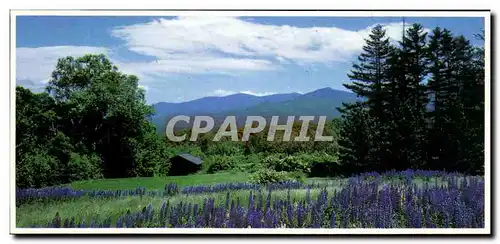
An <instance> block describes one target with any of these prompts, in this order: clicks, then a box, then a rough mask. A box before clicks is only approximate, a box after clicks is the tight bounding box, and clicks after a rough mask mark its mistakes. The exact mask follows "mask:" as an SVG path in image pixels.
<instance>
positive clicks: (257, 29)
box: [112, 17, 402, 72]
mask: <svg viewBox="0 0 500 244" xmlns="http://www.w3.org/2000/svg"><path fill="white" fill-rule="evenodd" d="M371 27H372V26H370V27H368V28H365V29H361V30H357V31H352V30H345V29H341V28H337V27H304V28H301V27H294V26H288V25H281V26H280V25H264V24H258V23H252V22H247V21H244V20H242V19H239V18H233V17H178V18H174V19H157V20H154V21H151V22H148V23H141V24H135V25H129V26H122V27H118V28H115V29H113V30H112V35H114V36H115V37H118V38H121V39H123V40H125V41H126V43H127V46H128V47H129V49H130V50H131V51H134V52H137V53H140V54H143V55H148V56H152V57H156V58H157V59H159V60H162V61H163V60H169V61H171V60H175V61H176V62H179V60H182V65H177V63H174V64H172V63H170V65H168V66H167V67H168V68H166V71H167V72H171V71H172V69H175V68H176V67H178V66H180V67H181V68H180V69H181V70H182V71H183V72H192V71H194V70H200V69H203V68H207V69H210V68H211V67H210V66H209V64H210V62H203V63H200V62H199V61H198V60H197V59H199V58H203V57H205V58H206V59H208V58H213V61H214V62H215V63H216V64H218V65H217V68H221V69H222V68H229V69H233V70H234V67H233V66H232V62H229V60H227V61H228V62H225V61H221V60H218V58H222V57H226V58H227V56H228V55H230V56H231V57H237V58H231V60H238V59H240V58H245V60H246V61H245V63H244V64H241V65H237V66H238V68H239V69H243V68H246V69H250V70H259V69H261V68H267V69H269V66H266V65H262V64H264V61H265V60H262V59H271V60H278V61H280V62H284V61H285V60H291V61H295V62H296V63H298V64H310V63H328V62H333V61H346V60H350V59H351V58H352V56H353V55H354V54H357V53H358V52H359V51H360V50H361V47H362V46H363V44H364V38H366V37H368V34H369V32H370V29H371ZM385 27H386V29H387V34H388V36H389V37H391V38H393V39H400V38H401V33H402V23H389V24H385ZM255 59H256V60H255ZM267 62H269V64H272V63H271V61H267ZM167 63H168V62H167Z"/></svg>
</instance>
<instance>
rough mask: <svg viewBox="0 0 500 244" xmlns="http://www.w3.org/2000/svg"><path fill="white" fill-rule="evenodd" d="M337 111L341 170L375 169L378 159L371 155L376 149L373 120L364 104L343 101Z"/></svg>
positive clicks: (347, 171) (348, 171) (361, 170)
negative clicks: (338, 115)
mask: <svg viewBox="0 0 500 244" xmlns="http://www.w3.org/2000/svg"><path fill="white" fill-rule="evenodd" d="M339 111H341V113H342V121H341V126H340V138H339V146H340V149H339V152H340V155H339V159H340V162H341V164H342V168H343V170H344V171H345V172H346V173H355V172H363V171H371V170H377V165H378V163H377V161H376V160H378V159H376V158H373V157H372V155H373V153H372V151H373V150H374V149H376V148H375V147H374V144H375V141H374V140H373V134H372V133H373V129H374V128H373V125H374V123H373V122H374V121H373V120H372V118H371V117H370V115H369V113H368V109H367V108H366V105H364V104H363V103H361V102H357V103H354V104H345V103H344V104H343V107H342V108H339Z"/></svg>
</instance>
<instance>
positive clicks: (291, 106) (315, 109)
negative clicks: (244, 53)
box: [152, 88, 358, 132]
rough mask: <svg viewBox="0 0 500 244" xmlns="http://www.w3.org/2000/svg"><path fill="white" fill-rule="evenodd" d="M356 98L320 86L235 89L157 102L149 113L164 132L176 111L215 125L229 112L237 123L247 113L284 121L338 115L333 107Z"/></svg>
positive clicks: (346, 93)
mask: <svg viewBox="0 0 500 244" xmlns="http://www.w3.org/2000/svg"><path fill="white" fill-rule="evenodd" d="M356 100H358V98H357V96H356V94H354V93H351V92H346V91H339V90H334V89H332V88H322V89H319V90H315V91H313V92H309V93H305V94H300V93H285V94H274V95H268V96H253V95H249V94H242V93H238V94H233V95H229V96H224V97H204V98H200V99H196V100H192V101H188V102H181V103H169V102H159V103H156V104H154V105H153V108H154V110H155V115H154V116H153V117H152V122H153V123H154V124H155V126H156V128H157V130H158V132H163V131H164V128H165V125H166V123H167V122H168V120H169V119H170V118H172V117H173V116H176V115H187V116H195V115H208V116H212V117H213V118H214V119H215V121H216V126H217V125H218V124H220V123H222V121H223V120H224V119H225V117H226V116H229V115H234V116H236V118H237V124H238V125H241V124H244V122H245V119H246V116H249V115H256V116H263V117H265V118H266V119H269V118H270V117H271V116H280V119H283V122H284V121H286V117H287V116H292V115H293V116H316V117H318V116H327V118H328V119H332V118H335V117H338V116H339V115H340V113H339V112H338V110H337V109H336V108H337V107H340V106H341V105H342V103H343V102H353V101H356ZM296 119H297V118H296ZM192 120H193V119H191V122H192ZM280 122H281V120H280ZM184 124H185V123H184ZM179 125H180V124H179ZM179 125H177V126H176V129H183V128H185V127H186V126H190V124H188V125H184V126H182V128H180V127H178V126H179Z"/></svg>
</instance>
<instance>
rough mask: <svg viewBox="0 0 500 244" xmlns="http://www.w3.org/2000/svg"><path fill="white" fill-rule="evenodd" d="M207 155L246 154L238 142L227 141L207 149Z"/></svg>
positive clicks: (214, 144)
mask: <svg viewBox="0 0 500 244" xmlns="http://www.w3.org/2000/svg"><path fill="white" fill-rule="evenodd" d="M205 153H206V154H207V155H227V156H232V155H240V154H243V153H244V149H243V147H242V146H241V145H240V144H239V143H238V142H233V141H225V142H218V143H213V144H211V145H209V146H208V147H207V150H206V152H205Z"/></svg>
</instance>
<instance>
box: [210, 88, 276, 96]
mask: <svg viewBox="0 0 500 244" xmlns="http://www.w3.org/2000/svg"><path fill="white" fill-rule="evenodd" d="M238 93H243V94H248V95H252V96H258V97H262V96H269V95H273V94H276V92H254V91H249V90H246V91H229V90H224V89H217V90H215V91H212V92H210V93H209V94H208V95H209V96H217V97H224V96H229V95H233V94H238Z"/></svg>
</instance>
